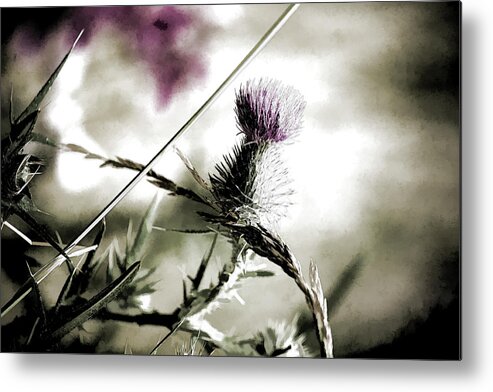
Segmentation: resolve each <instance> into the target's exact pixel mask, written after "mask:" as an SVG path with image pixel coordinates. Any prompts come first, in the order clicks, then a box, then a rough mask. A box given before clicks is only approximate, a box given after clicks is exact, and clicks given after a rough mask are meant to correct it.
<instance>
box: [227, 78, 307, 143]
mask: <svg viewBox="0 0 493 392" xmlns="http://www.w3.org/2000/svg"><path fill="white" fill-rule="evenodd" d="M304 109H305V101H304V99H303V96H302V95H301V94H300V92H299V91H297V90H295V89H294V88H292V87H290V86H284V85H283V84H282V83H281V82H279V81H276V80H265V79H260V80H258V81H248V82H246V83H245V84H244V85H242V86H241V87H240V90H239V91H238V92H237V93H236V108H235V113H236V123H237V125H238V128H239V130H240V131H241V132H242V133H243V134H244V135H245V136H246V140H247V142H261V141H264V142H268V143H278V142H283V141H286V140H288V139H291V138H292V137H293V136H295V135H296V134H297V133H298V131H299V129H300V128H301V125H302V118H303V111H304Z"/></svg>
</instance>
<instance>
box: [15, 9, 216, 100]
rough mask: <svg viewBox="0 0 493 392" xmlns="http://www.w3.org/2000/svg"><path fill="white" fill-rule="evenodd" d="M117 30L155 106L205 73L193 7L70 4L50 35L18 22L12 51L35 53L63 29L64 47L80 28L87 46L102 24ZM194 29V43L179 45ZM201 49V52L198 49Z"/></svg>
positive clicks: (202, 33) (201, 32)
mask: <svg viewBox="0 0 493 392" xmlns="http://www.w3.org/2000/svg"><path fill="white" fill-rule="evenodd" d="M107 26H111V27H113V28H115V29H116V30H118V31H119V33H120V34H121V35H122V36H123V37H124V39H125V40H126V42H127V43H128V49H129V53H131V52H133V53H134V54H135V55H136V56H137V58H138V59H139V60H140V61H144V62H145V63H146V64H147V66H148V69H149V71H150V73H151V74H152V75H153V77H154V80H155V82H156V87H157V89H158V106H159V107H162V106H165V105H166V104H167V103H169V101H170V100H171V98H172V97H173V95H175V94H176V93H177V92H179V91H180V90H181V89H183V88H185V87H187V86H188V85H189V84H190V83H191V82H193V81H196V80H198V79H199V78H201V77H203V76H204V74H205V66H204V64H203V62H202V58H201V57H202V56H201V53H202V51H203V49H204V48H203V47H201V44H203V40H204V39H205V38H206V37H207V31H206V30H207V26H206V24H205V20H204V19H203V18H201V17H200V16H199V15H198V13H197V12H195V9H194V8H193V7H190V6H188V7H186V6H185V7H175V6H116V7H74V8H70V9H68V11H67V12H66V13H64V14H63V16H62V19H61V20H60V22H59V23H58V24H54V25H53V27H52V28H51V29H50V30H53V31H52V33H51V32H50V34H46V33H45V34H43V35H41V34H40V33H39V32H37V31H36V30H35V29H33V28H32V27H31V26H30V25H24V26H20V27H19V28H18V30H17V31H16V33H15V39H14V46H15V51H16V52H20V53H21V54H22V55H27V56H29V55H32V54H36V53H37V52H38V51H39V50H40V49H41V48H42V47H43V46H44V44H45V41H46V40H49V39H52V34H53V33H54V34H55V35H56V36H58V35H60V34H62V35H63V38H64V40H66V42H67V47H69V46H70V45H71V44H72V43H73V41H74V39H75V37H77V35H78V34H79V33H80V31H81V30H83V29H84V34H83V35H82V37H81V40H80V41H79V44H78V47H84V46H85V45H88V44H89V43H90V42H91V41H92V40H93V39H94V38H95V37H96V36H97V35H98V33H99V32H100V31H101V30H102V29H103V28H105V27H107ZM189 31H197V32H198V33H197V34H196V35H197V36H198V37H200V39H199V40H196V41H197V42H192V43H191V44H188V45H182V44H181V42H180V41H181V40H183V38H184V35H185V33H186V32H189ZM201 49H202V51H201Z"/></svg>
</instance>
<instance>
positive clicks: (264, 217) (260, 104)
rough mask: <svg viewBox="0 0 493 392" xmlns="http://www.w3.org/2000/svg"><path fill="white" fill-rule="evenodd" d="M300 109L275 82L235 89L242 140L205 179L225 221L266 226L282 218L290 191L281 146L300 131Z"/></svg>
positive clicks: (292, 93) (292, 94) (296, 96)
mask: <svg viewBox="0 0 493 392" xmlns="http://www.w3.org/2000/svg"><path fill="white" fill-rule="evenodd" d="M304 108H305V102H304V100H303V98H302V96H301V94H300V93H299V92H298V91H297V90H295V89H293V88H291V87H289V86H284V85H282V84H281V83H280V82H278V81H274V80H263V79H260V80H259V81H249V82H247V83H246V84H245V85H243V86H241V87H240V89H239V91H238V92H237V93H236V107H235V113H236V123H237V125H238V128H239V130H240V133H241V134H242V135H243V138H242V140H241V142H240V143H239V144H238V145H236V146H235V147H234V148H233V151H232V153H231V154H230V155H226V156H225V157H224V161H223V162H222V163H220V164H218V165H216V171H217V174H216V175H211V177H210V180H211V184H212V194H213V196H214V199H215V201H216V204H217V205H218V206H219V208H220V209H221V211H222V213H223V215H225V216H227V217H228V219H230V218H233V219H235V220H237V221H242V222H244V223H246V224H261V225H264V226H268V227H269V226H273V225H275V222H277V221H278V220H279V219H280V218H282V217H283V216H284V215H285V214H286V210H287V207H288V206H289V205H290V201H289V196H290V195H291V194H292V193H293V191H292V189H291V187H290V181H289V176H288V172H287V169H286V167H285V166H284V164H283V162H282V159H281V147H282V145H283V144H284V142H287V141H291V140H292V139H293V137H294V136H295V135H296V134H297V133H298V131H299V129H300V128H301V124H302V115H303V110H304Z"/></svg>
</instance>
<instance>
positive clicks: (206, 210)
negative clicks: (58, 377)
mask: <svg viewBox="0 0 493 392" xmlns="http://www.w3.org/2000/svg"><path fill="white" fill-rule="evenodd" d="M1 24H2V49H1V50H2V86H1V88H2V90H1V93H2V105H1V107H2V118H1V120H2V147H1V148H2V157H1V161H2V192H1V193H2V210H1V213H2V226H1V228H2V232H1V236H2V237H1V238H2V260H1V261H2V263H1V271H2V274H1V281H0V289H1V304H2V313H1V325H2V327H1V338H2V339H1V349H2V351H3V352H46V353H94V354H100V353H112V354H133V355H196V356H260V357H272V358H275V357H322V358H355V357H357V358H388V359H396V358H406V359H449V360H453V359H455V360H457V359H460V355H461V354H460V90H459V84H460V3H459V2H441V3H437V2H429V3H428V2H417V3H411V2H374V3H372V2H360V3H318V4H301V5H300V4H248V5H240V4H238V5H236V4H230V5H183V6H178V5H169V4H168V5H162V6H115V7H72V8H4V9H2V12H1Z"/></svg>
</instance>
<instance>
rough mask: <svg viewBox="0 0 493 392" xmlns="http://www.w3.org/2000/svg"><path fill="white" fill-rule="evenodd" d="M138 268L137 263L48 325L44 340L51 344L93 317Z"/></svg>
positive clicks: (121, 288) (126, 283)
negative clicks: (60, 319) (59, 319)
mask: <svg viewBox="0 0 493 392" xmlns="http://www.w3.org/2000/svg"><path fill="white" fill-rule="evenodd" d="M139 268H140V262H139V261H137V262H135V263H134V264H132V265H131V266H130V267H129V268H128V269H127V270H126V271H125V272H124V273H123V274H122V275H120V276H119V277H118V278H117V279H115V280H114V281H113V282H112V283H111V284H109V285H108V286H107V287H106V288H104V289H103V290H102V291H100V292H99V293H98V294H96V295H95V296H94V297H92V298H91V299H90V300H89V301H87V302H86V303H85V304H84V305H81V306H79V307H78V308H77V309H75V310H73V311H71V312H70V313H69V314H67V315H65V316H64V317H63V318H62V321H60V322H58V323H57V324H56V325H50V326H49V331H50V332H48V333H47V336H45V338H46V339H47V340H49V341H51V342H55V341H57V340H59V339H61V338H62V337H63V336H65V335H66V334H67V333H69V332H70V331H71V330H73V329H74V328H76V327H77V326H80V325H82V324H83V323H84V322H86V321H87V320H89V319H90V318H92V317H94V316H95V315H96V314H97V313H98V312H99V311H100V310H101V309H103V308H104V307H105V306H106V305H107V304H108V303H110V302H111V301H113V300H114V299H115V298H116V297H117V296H118V295H119V294H120V293H121V292H122V291H123V290H124V289H125V288H126V287H127V286H128V285H129V284H130V283H131V282H132V280H133V279H134V278H135V276H136V275H137V272H138V271H139Z"/></svg>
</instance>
